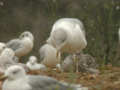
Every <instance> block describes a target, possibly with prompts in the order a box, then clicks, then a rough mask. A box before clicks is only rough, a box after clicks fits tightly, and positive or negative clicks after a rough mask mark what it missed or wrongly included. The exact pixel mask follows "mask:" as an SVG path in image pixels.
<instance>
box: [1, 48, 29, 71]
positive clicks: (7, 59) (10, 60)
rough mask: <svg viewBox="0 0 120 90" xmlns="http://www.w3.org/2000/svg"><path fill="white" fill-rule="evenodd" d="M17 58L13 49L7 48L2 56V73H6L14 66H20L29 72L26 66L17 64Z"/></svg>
mask: <svg viewBox="0 0 120 90" xmlns="http://www.w3.org/2000/svg"><path fill="white" fill-rule="evenodd" d="M3 48H4V47H3ZM15 58H16V57H15V52H14V51H13V50H12V49H11V48H7V47H6V48H5V49H4V50H3V51H2V52H1V54H0V73H4V72H5V70H6V69H7V68H8V67H10V66H12V65H20V66H22V67H24V68H25V70H26V71H28V68H27V67H26V65H25V64H23V63H18V62H16V61H15Z"/></svg>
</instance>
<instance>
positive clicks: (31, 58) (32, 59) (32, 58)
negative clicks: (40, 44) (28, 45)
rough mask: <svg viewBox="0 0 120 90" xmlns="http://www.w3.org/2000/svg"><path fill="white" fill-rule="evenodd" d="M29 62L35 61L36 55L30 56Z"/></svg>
mask: <svg viewBox="0 0 120 90" xmlns="http://www.w3.org/2000/svg"><path fill="white" fill-rule="evenodd" d="M29 62H30V64H31V65H33V64H35V63H37V57H36V56H30V57H29Z"/></svg>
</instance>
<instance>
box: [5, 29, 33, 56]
mask: <svg viewBox="0 0 120 90" xmlns="http://www.w3.org/2000/svg"><path fill="white" fill-rule="evenodd" d="M33 43H34V37H33V35H32V33H31V32H29V31H25V32H23V33H22V34H21V35H20V37H19V38H18V39H13V40H10V41H9V42H8V43H7V47H9V48H11V49H12V50H13V51H14V52H15V55H16V56H17V57H19V58H20V57H22V56H25V55H26V54H28V53H29V52H30V51H31V50H32V48H33V45H34V44H33Z"/></svg>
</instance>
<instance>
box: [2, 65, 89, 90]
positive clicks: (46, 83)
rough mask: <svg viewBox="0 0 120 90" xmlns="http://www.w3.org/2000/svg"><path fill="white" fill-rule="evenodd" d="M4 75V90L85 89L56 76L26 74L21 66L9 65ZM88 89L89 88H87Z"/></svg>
mask: <svg viewBox="0 0 120 90" xmlns="http://www.w3.org/2000/svg"><path fill="white" fill-rule="evenodd" d="M4 77H6V80H5V81H4V82H3V85H2V90H84V89H82V87H81V86H80V85H79V86H80V87H79V86H77V85H72V86H71V87H70V86H69V85H68V84H66V83H65V84H64V83H61V82H59V81H57V80H56V79H54V78H50V77H47V76H40V75H36V76H35V75H26V73H25V70H24V69H23V68H22V67H20V66H16V65H15V66H11V67H9V68H8V69H7V70H6V72H5V75H4ZM85 90H88V89H85Z"/></svg>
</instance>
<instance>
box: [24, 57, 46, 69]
mask: <svg viewBox="0 0 120 90" xmlns="http://www.w3.org/2000/svg"><path fill="white" fill-rule="evenodd" d="M26 66H27V67H28V68H29V69H30V70H46V66H45V65H43V64H38V63H37V57H35V56H30V58H29V61H28V62H27V64H26Z"/></svg>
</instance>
